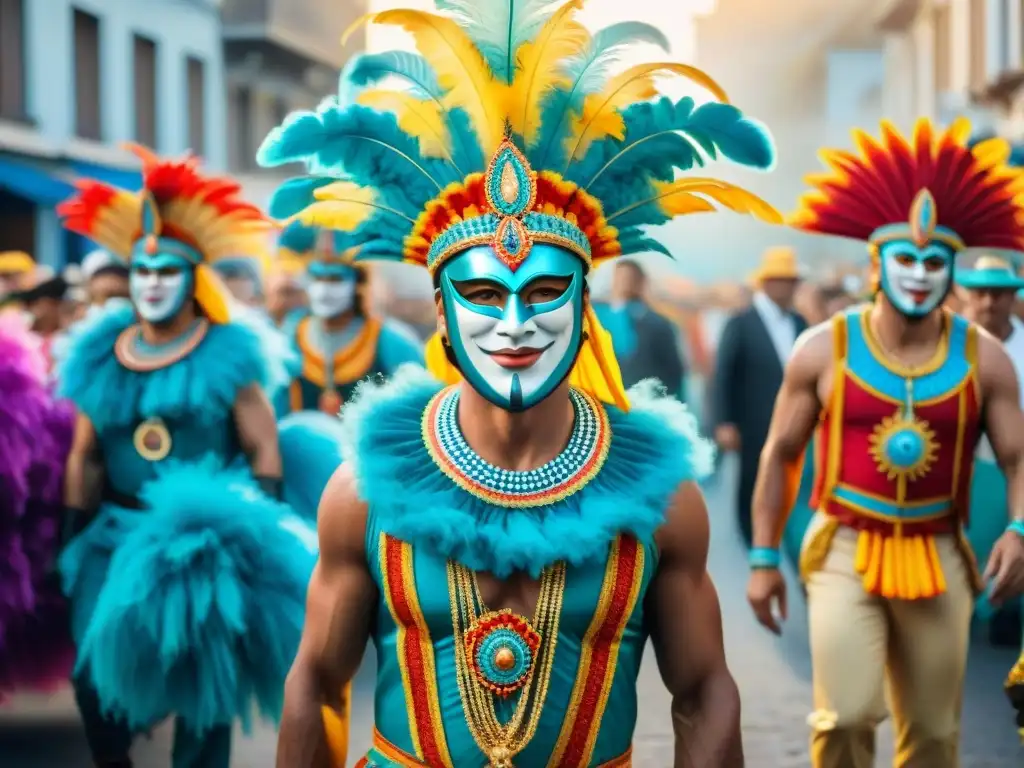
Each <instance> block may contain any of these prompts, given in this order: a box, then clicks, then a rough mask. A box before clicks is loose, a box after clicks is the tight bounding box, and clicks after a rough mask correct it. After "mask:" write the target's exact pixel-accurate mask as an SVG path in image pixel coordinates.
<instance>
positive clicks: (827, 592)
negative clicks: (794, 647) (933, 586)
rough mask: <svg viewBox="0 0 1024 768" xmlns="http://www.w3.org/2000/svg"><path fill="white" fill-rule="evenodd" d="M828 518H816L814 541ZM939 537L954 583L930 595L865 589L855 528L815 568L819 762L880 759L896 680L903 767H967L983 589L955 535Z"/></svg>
mask: <svg viewBox="0 0 1024 768" xmlns="http://www.w3.org/2000/svg"><path fill="white" fill-rule="evenodd" d="M823 518H824V516H823V515H822V514H820V513H819V514H818V515H817V516H816V517H815V519H814V521H813V522H812V523H811V526H810V528H809V529H808V532H807V536H806V537H805V539H804V546H806V545H807V542H809V541H810V540H811V537H812V536H813V535H814V533H815V532H816V530H817V529H818V528H819V527H820V525H821V524H822V523H823V522H824V519H823ZM936 545H937V547H938V550H939V557H940V560H941V562H942V567H943V570H944V572H945V575H946V584H947V589H946V592H945V593H944V594H942V595H940V596H939V597H936V598H931V599H928V600H887V599H885V598H882V597H876V596H874V595H870V594H868V593H867V592H865V591H864V587H863V585H862V583H861V576H860V574H858V573H857V572H856V571H855V570H854V556H855V554H856V550H857V533H856V531H853V530H851V529H849V528H845V527H840V529H839V531H838V532H837V533H836V535H835V538H834V539H833V541H832V547H831V550H830V551H829V554H828V557H827V558H826V560H825V563H824V565H823V567H822V568H821V570H819V571H815V572H813V573H811V574H809V576H808V580H807V602H808V621H809V624H810V635H811V659H812V665H813V673H814V710H815V711H814V712H813V713H812V714H811V716H810V717H809V718H808V722H809V724H810V725H811V728H812V735H811V763H812V765H813V766H814V768H873V766H874V758H875V727H876V726H877V725H878V723H879V722H881V721H882V720H884V719H885V717H886V714H887V707H886V688H888V694H889V704H890V706H891V709H892V715H893V719H894V725H895V729H894V730H895V732H896V760H895V766H896V768H957V767H958V766H959V764H960V763H959V745H960V709H961V701H962V693H963V678H964V668H965V667H966V664H967V647H968V642H969V635H970V624H971V613H972V610H973V606H974V596H973V593H972V591H971V581H970V575H969V574H970V572H969V570H968V566H967V564H966V563H965V562H964V558H963V556H962V554H961V552H960V550H959V548H958V547H957V544H956V542H955V540H954V538H953V537H952V536H942V537H937V539H936ZM886 683H887V684H888V685H886Z"/></svg>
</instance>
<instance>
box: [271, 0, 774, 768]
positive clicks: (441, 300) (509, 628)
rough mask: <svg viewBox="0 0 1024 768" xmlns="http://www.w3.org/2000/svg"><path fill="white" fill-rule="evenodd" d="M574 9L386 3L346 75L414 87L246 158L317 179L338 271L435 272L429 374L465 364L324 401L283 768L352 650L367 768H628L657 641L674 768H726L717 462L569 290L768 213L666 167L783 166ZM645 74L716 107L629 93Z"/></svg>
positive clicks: (754, 201) (744, 197)
mask: <svg viewBox="0 0 1024 768" xmlns="http://www.w3.org/2000/svg"><path fill="white" fill-rule="evenodd" d="M579 5H580V4H579V3H578V2H571V3H568V4H565V5H562V6H561V7H558V8H550V7H549V4H548V3H538V2H513V3H509V2H507V0H505V1H503V2H495V0H489V1H488V2H481V0H472V2H470V0H465V1H464V2H455V0H447V1H446V2H445V3H443V6H442V4H440V3H439V6H442V8H444V9H448V10H450V11H453V12H454V16H451V15H442V14H429V13H425V12H422V11H412V10H395V11H386V12H383V13H380V14H377V15H376V16H374V17H373V18H374V19H375V21H376V22H377V23H383V24H397V25H400V26H402V27H404V28H405V29H406V30H408V31H409V32H411V33H412V35H413V37H414V38H415V39H416V41H417V43H418V46H419V49H420V51H421V52H422V54H423V55H422V57H418V56H412V55H410V54H407V53H385V54H379V55H374V56H366V57H363V58H362V59H360V60H359V61H357V62H356V63H355V64H354V65H353V67H352V70H351V75H352V78H353V79H354V80H356V81H357V82H359V81H360V78H362V82H365V81H368V80H373V79H376V78H377V77H380V76H383V75H388V74H390V75H398V76H399V77H401V78H404V79H405V80H407V81H411V82H412V83H413V84H414V90H413V91H412V92H400V93H392V92H391V91H385V90H380V89H378V88H373V89H370V90H367V91H364V92H362V93H359V94H357V96H356V105H355V106H347V107H342V106H339V102H333V101H328V102H326V103H324V104H323V105H322V106H321V107H320V108H319V109H318V110H317V111H316V112H314V113H301V114H296V115H292V116H290V117H289V118H288V119H287V120H286V121H285V123H284V124H283V125H282V126H281V127H280V128H278V129H276V130H275V131H274V132H272V134H271V135H270V136H269V137H268V139H267V140H266V142H265V143H264V145H263V147H262V148H261V150H260V156H259V159H260V161H261V162H262V163H263V164H264V165H283V164H287V163H294V162H296V161H303V162H306V163H307V164H308V165H309V167H310V169H311V171H312V172H313V173H314V174H315V173H320V174H324V175H325V176H326V175H332V176H333V177H334V178H323V179H316V178H311V179H306V180H304V182H303V181H296V182H295V187H296V188H297V187H298V186H299V185H301V184H302V183H306V184H307V185H308V187H309V188H310V189H311V190H312V194H313V196H314V197H315V198H316V202H314V203H313V204H312V205H311V206H310V207H309V208H308V209H307V210H306V211H305V213H304V214H302V215H300V217H299V218H300V220H305V221H306V222H307V223H311V224H317V223H319V224H320V225H323V226H329V227H336V228H343V227H341V226H340V225H339V224H338V222H339V221H340V220H343V219H345V218H346V217H350V218H352V219H354V221H353V222H350V223H351V227H349V229H350V231H351V233H352V235H353V237H355V238H357V239H359V238H362V247H361V249H360V251H359V253H358V255H357V258H358V259H372V258H392V259H396V260H398V259H401V260H404V261H407V262H410V263H412V264H416V265H419V266H421V267H424V268H426V269H427V271H428V272H429V274H430V275H431V277H432V279H433V281H434V286H435V289H436V299H437V311H438V328H439V332H440V344H439V346H440V347H441V357H442V360H441V361H440V362H441V363H442V365H441V366H440V367H441V368H444V367H445V365H447V367H448V370H447V371H445V370H439V371H437V372H438V373H439V374H440V376H441V378H443V379H450V380H456V379H458V378H459V374H461V376H462V377H464V378H463V380H462V381H461V382H460V383H457V384H454V385H452V386H449V387H445V386H444V385H443V384H442V383H441V382H440V381H438V380H436V379H434V378H432V377H429V376H427V375H425V374H424V373H423V372H422V371H417V370H415V369H412V368H406V369H403V370H401V371H399V372H398V374H397V375H396V376H395V377H394V378H393V379H392V380H391V381H390V382H388V383H387V384H384V385H374V384H364V385H363V386H362V388H361V389H360V390H359V391H358V392H357V393H356V396H355V398H354V399H353V400H352V401H350V402H349V403H348V404H347V405H346V406H345V407H344V408H343V410H342V426H343V428H344V430H345V438H346V441H347V442H346V443H345V444H344V446H343V451H344V454H345V462H344V463H343V464H342V468H341V469H340V470H339V472H338V473H337V474H336V475H335V476H334V478H333V479H332V480H331V483H330V484H329V485H328V488H327V490H326V491H325V493H324V496H323V499H322V500H321V506H320V517H319V523H318V525H319V537H320V560H319V563H318V566H317V569H316V571H315V572H314V576H313V578H312V580H311V584H310V593H309V604H308V605H309V608H308V612H307V624H306V628H305V634H304V639H303V643H302V645H301V646H300V651H299V655H298V657H297V660H296V663H295V664H294V666H293V668H292V671H291V673H290V676H289V683H288V686H287V688H286V705H285V717H284V719H283V721H282V730H281V737H280V743H279V748H278V763H277V764H278V766H279V768H309V766H313V765H323V764H325V762H323V761H324V760H325V759H326V756H325V754H324V753H325V750H326V746H325V739H324V729H323V726H322V724H321V703H322V702H324V701H328V702H331V703H332V704H335V705H336V703H337V699H338V692H339V691H341V690H342V689H343V687H344V686H345V684H346V683H347V682H348V681H349V680H350V679H351V677H352V675H353V674H354V672H355V670H356V668H357V666H358V664H359V660H360V657H361V656H362V653H363V648H364V646H365V644H366V642H367V641H368V640H371V639H372V641H373V642H374V644H375V646H376V649H377V662H378V673H377V689H376V699H375V712H374V715H375V724H376V728H375V731H374V736H373V747H372V749H371V750H370V752H369V753H368V754H367V755H365V756H364V757H362V758H361V760H360V761H359V762H358V765H360V766H438V767H441V766H448V767H451V766H460V767H461V766H482V765H489V766H495V767H496V768H509V766H512V765H513V764H514V765H518V766H544V765H554V766H577V767H582V766H601V765H603V766H626V765H629V764H630V762H631V745H632V740H633V729H634V724H635V721H636V714H637V690H636V679H637V674H638V672H639V669H640V662H641V658H642V655H643V648H644V645H645V644H646V641H647V637H648V633H650V634H651V636H652V638H653V641H654V647H655V649H656V651H657V654H658V657H659V660H660V665H661V672H662V675H663V678H664V680H665V684H666V686H667V687H668V688H669V689H670V691H671V693H672V694H673V696H674V699H673V711H674V717H675V722H676V723H677V727H678V730H677V744H676V746H675V753H676V757H675V760H676V763H677V764H683V763H686V762H689V761H690V760H691V756H692V759H696V760H697V761H698V762H699V764H700V765H702V766H719V767H720V768H736V767H737V766H741V765H742V764H743V756H742V746H741V743H740V731H739V697H738V693H737V690H736V686H735V683H734V682H733V680H732V677H731V675H730V673H729V670H728V668H727V666H726V663H725V657H724V653H723V648H722V637H721V632H722V630H721V619H720V616H719V606H718V600H717V597H716V595H715V592H714V587H713V585H712V583H711V580H710V578H709V576H708V574H707V571H706V555H707V548H708V520H707V512H706V509H705V505H704V501H703V498H702V497H701V494H700V491H699V490H698V489H697V486H696V485H695V483H694V482H693V481H694V480H695V479H697V478H698V477H699V476H700V475H702V474H703V473H704V472H705V471H706V470H707V469H708V468H709V464H710V459H711V456H710V454H711V449H710V448H709V446H708V444H707V443H705V442H704V441H703V440H701V438H700V437H699V436H698V435H697V433H696V427H695V419H694V418H693V417H692V415H690V414H689V413H688V411H687V410H686V409H685V407H684V406H682V405H681V404H679V403H678V401H675V400H673V399H671V398H667V397H665V396H664V395H663V394H662V393H661V392H659V391H656V389H657V388H656V387H655V386H654V385H651V384H648V385H643V386H640V387H639V388H636V389H633V390H632V391H631V392H630V393H629V394H628V395H627V394H626V393H625V392H624V391H623V389H622V384H621V377H620V375H619V372H618V367H617V365H616V363H615V360H614V356H613V354H612V352H611V342H610V338H609V337H608V335H607V333H606V332H605V331H604V330H603V329H602V328H601V327H600V326H599V324H598V323H597V321H596V318H595V316H594V312H593V310H592V308H591V307H590V304H589V294H588V291H587V285H586V277H587V273H588V272H589V270H590V269H591V268H592V267H594V266H595V265H599V264H601V263H603V262H607V261H608V260H610V259H613V258H615V257H617V256H619V255H621V254H623V253H632V252H637V251H641V250H650V249H652V241H650V240H649V239H648V236H647V235H646V234H645V233H644V232H643V231H642V229H641V227H643V226H644V225H649V224H660V223H663V222H666V221H668V220H669V219H671V218H673V217H674V216H677V215H681V214H686V213H693V212H697V211H711V210H715V207H716V206H715V204H716V203H717V204H719V205H721V206H724V207H726V208H730V209H732V210H736V211H740V212H743V213H752V214H754V215H757V216H759V217H761V218H763V219H766V220H768V221H772V222H778V221H780V217H779V215H778V213H777V212H776V211H775V210H774V209H773V208H772V207H771V206H769V205H768V204H767V203H765V202H764V201H762V200H760V199H758V198H757V197H755V196H753V195H751V194H750V193H748V192H745V191H744V190H742V189H739V188H737V187H735V186H732V185H730V184H727V183H725V182H722V181H718V180H715V179H710V178H690V179H686V178H682V179H679V180H673V178H674V171H675V170H676V169H682V170H690V169H692V168H693V166H694V165H695V164H703V163H704V162H705V161H706V160H707V159H708V157H709V156H710V157H718V156H719V155H721V156H723V157H725V158H730V159H733V160H736V161H738V162H740V163H741V164H743V165H747V166H753V167H761V168H764V167H768V166H770V165H771V163H772V161H773V156H774V151H773V147H772V143H771V140H770V138H769V137H768V135H767V133H766V132H765V131H764V129H763V128H762V127H760V126H759V125H757V124H756V123H754V122H752V121H750V120H748V119H747V118H745V117H744V115H743V114H742V113H741V112H740V111H739V110H738V109H736V108H735V107H732V106H730V105H728V104H727V103H723V102H725V97H724V95H723V94H722V93H721V90H720V89H719V88H718V86H717V85H716V84H715V83H714V82H713V81H711V80H710V79H709V78H708V77H707V76H706V75H704V74H703V73H701V72H699V71H697V70H695V69H693V68H691V67H686V66H682V65H678V64H651V65H640V66H637V67H634V68H631V69H628V70H626V71H625V72H623V73H622V74H620V75H616V76H614V77H609V76H608V75H607V65H608V63H609V59H610V58H611V57H612V56H613V55H614V53H613V52H614V51H617V50H619V49H621V46H622V44H624V43H626V42H628V41H630V40H635V39H643V40H650V39H652V38H653V39H656V38H657V37H658V36H659V34H658V32H657V31H656V30H653V29H651V28H650V27H648V26H647V25H643V24H629V25H625V26H615V27H612V28H611V29H608V30H605V31H603V32H601V33H599V34H598V35H594V36H593V37H592V36H591V35H590V34H589V33H588V32H587V31H586V29H585V28H584V27H583V26H582V25H581V24H580V23H579V22H578V21H577V19H576V12H577V10H578V8H579ZM502 19H506V20H509V22H508V25H503V24H502ZM655 74H676V75H679V76H683V77H689V78H691V79H693V80H696V81H697V82H698V83H700V84H701V85H703V86H705V87H706V88H708V90H709V91H711V92H712V93H713V94H714V95H715V96H716V97H717V98H718V101H717V102H716V103H710V104H707V105H704V106H701V107H699V108H696V107H695V106H694V102H693V101H692V99H689V98H685V99H682V100H680V101H679V102H673V101H671V100H669V99H661V100H658V101H649V99H653V98H654V97H655V96H656V91H655V89H654V87H653V84H652V80H651V78H652V77H653V76H654V75H655ZM385 105H386V110H387V111H383V108H385ZM374 107H381V108H382V109H376V108H374ZM416 115H423V116H426V117H428V118H429V119H426V120H419V121H417V120H416V119H414V118H415V117H416ZM698 148H702V149H698ZM342 174H343V176H342ZM339 178H344V179H345V180H344V181H339V180H338V179H339ZM435 362H436V360H435ZM335 764H336V763H335Z"/></svg>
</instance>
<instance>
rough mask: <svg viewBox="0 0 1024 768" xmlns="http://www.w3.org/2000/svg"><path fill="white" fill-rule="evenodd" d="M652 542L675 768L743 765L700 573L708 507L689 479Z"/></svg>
mask: <svg viewBox="0 0 1024 768" xmlns="http://www.w3.org/2000/svg"><path fill="white" fill-rule="evenodd" d="M657 544H658V549H659V551H660V557H659V560H658V570H657V572H656V573H655V575H654V580H653V582H652V584H651V591H650V593H649V595H648V598H647V601H648V602H647V606H646V607H647V611H648V615H649V616H650V620H651V638H652V641H653V644H654V650H655V653H656V655H657V659H658V667H659V669H660V670H661V676H662V679H663V680H664V681H665V686H666V687H667V688H668V690H669V693H671V694H672V724H673V729H674V731H675V768H742V766H743V742H742V739H741V737H740V696H739V691H738V690H737V688H736V683H735V681H734V680H733V678H732V674H731V673H730V672H729V668H728V666H727V665H726V662H725V648H724V646H723V643H722V613H721V609H720V607H719V604H718V594H717V593H716V592H715V586H714V584H712V583H711V577H710V576H709V575H708V571H707V556H708V544H709V525H708V512H707V507H706V506H705V504H704V497H703V496H702V495H701V492H700V490H699V489H698V488H697V486H696V485H695V484H693V483H684V484H683V485H682V486H681V487H680V489H679V491H678V492H677V493H676V496H675V498H674V499H673V501H672V504H671V506H670V507H669V510H668V513H667V516H666V520H665V524H664V525H663V526H662V527H661V529H659V531H658V535H657Z"/></svg>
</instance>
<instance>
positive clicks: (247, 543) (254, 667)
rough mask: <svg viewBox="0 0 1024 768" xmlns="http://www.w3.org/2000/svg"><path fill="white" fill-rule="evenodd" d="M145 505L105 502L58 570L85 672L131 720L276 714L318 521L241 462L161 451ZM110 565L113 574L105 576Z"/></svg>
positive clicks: (208, 720) (244, 719) (195, 722)
mask: <svg viewBox="0 0 1024 768" xmlns="http://www.w3.org/2000/svg"><path fill="white" fill-rule="evenodd" d="M159 472H160V476H159V477H158V478H157V479H156V480H154V481H152V482H150V483H149V484H148V485H147V486H146V487H145V489H144V490H143V493H142V500H143V502H144V503H145V504H146V506H147V509H146V511H144V512H140V511H138V510H128V509H123V508H121V507H117V506H114V505H110V504H106V505H104V506H103V507H102V508H101V511H100V513H99V515H98V517H97V518H96V520H95V521H94V522H93V523H92V524H90V525H89V527H88V528H86V529H85V531H84V532H83V533H82V534H80V535H79V536H77V537H76V538H75V539H74V540H72V542H71V544H70V545H69V546H68V548H67V549H66V550H65V551H64V553H63V554H62V555H61V558H60V562H59V569H60V573H61V577H62V583H63V588H64V591H65V593H66V594H67V595H68V596H69V597H70V598H71V604H72V606H73V619H72V620H73V625H74V635H75V639H76V641H77V644H78V669H77V673H78V674H79V675H82V676H86V677H87V679H88V680H89V681H90V683H92V685H93V687H94V688H95V689H96V691H97V693H98V695H99V697H100V700H101V702H102V704H103V706H104V708H105V709H106V710H108V711H110V712H112V713H116V714H118V715H120V716H122V717H124V718H125V719H126V720H127V721H128V722H129V724H130V725H131V726H132V727H133V728H140V729H144V728H148V727H151V726H152V725H153V723H156V722H159V721H160V720H162V719H163V718H165V717H166V716H168V715H170V714H174V715H177V716H179V717H181V718H182V719H183V720H184V721H185V722H186V723H188V725H189V727H191V728H192V729H193V730H195V731H197V732H199V733H202V732H204V731H206V730H207V729H209V728H211V727H213V726H217V725H222V724H230V723H231V722H233V721H240V722H241V724H242V725H243V727H245V728H246V729H248V728H249V726H250V725H251V721H252V715H253V713H254V710H255V712H257V713H259V714H260V715H261V716H263V717H265V718H267V719H269V720H271V721H276V720H277V719H278V718H279V716H280V712H281V706H282V703H283V702H282V697H283V686H284V679H285V676H286V675H287V672H288V668H289V667H290V665H291V662H292V660H293V658H294V655H295V652H296V650H297V648H298V643H299V637H300V635H301V632H302V625H303V620H304V615H305V605H304V604H305V591H306V585H307V583H308V581H309V577H310V574H311V573H312V570H313V566H314V564H315V561H316V551H315V548H311V547H310V544H309V538H310V535H311V531H310V532H309V533H307V535H305V536H301V535H299V533H298V530H300V529H302V528H303V527H305V528H306V529H307V530H308V528H309V527H308V526H305V525H304V524H303V523H301V522H300V521H299V520H297V519H294V516H293V515H292V514H291V512H290V511H289V509H288V507H287V506H285V505H283V504H280V503H278V502H276V501H273V500H272V499H270V498H268V497H266V496H264V495H263V494H262V493H260V491H259V489H258V488H257V486H256V483H255V482H254V481H253V479H252V476H251V475H250V474H249V472H248V471H247V470H246V469H245V468H243V467H231V468H222V467H221V466H220V465H219V464H218V462H217V461H216V460H214V459H213V458H212V457H211V458H209V459H208V460H206V461H203V462H198V463H195V464H178V463H167V462H165V463H164V464H163V465H161V467H160V468H159ZM108 574H109V576H108Z"/></svg>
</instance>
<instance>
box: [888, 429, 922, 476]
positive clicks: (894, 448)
mask: <svg viewBox="0 0 1024 768" xmlns="http://www.w3.org/2000/svg"><path fill="white" fill-rule="evenodd" d="M924 449H925V445H924V440H923V439H922V438H921V435H919V434H918V433H917V432H915V431H914V430H912V429H901V430H900V431H899V432H897V433H896V434H894V435H892V436H891V437H890V438H889V439H888V440H886V441H885V455H886V456H887V457H888V459H889V461H890V462H892V465H893V466H894V467H898V468H900V469H907V468H909V467H912V466H914V465H915V464H917V463H918V462H919V461H920V460H921V459H922V457H923V456H924Z"/></svg>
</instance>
